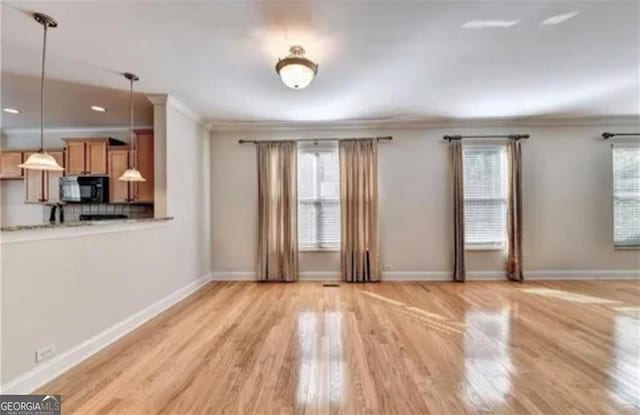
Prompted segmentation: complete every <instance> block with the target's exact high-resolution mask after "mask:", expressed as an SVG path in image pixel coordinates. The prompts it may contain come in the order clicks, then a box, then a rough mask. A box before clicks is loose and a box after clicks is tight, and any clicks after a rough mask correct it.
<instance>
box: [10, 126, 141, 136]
mask: <svg viewBox="0 0 640 415" xmlns="http://www.w3.org/2000/svg"><path fill="white" fill-rule="evenodd" d="M150 128H153V125H134V126H133V129H134V130H145V129H150ZM128 131H129V126H128V125H114V126H95V127H54V128H46V129H45V130H44V133H45V135H47V134H80V133H113V132H128ZM2 134H3V135H24V134H40V128H3V129H2Z"/></svg>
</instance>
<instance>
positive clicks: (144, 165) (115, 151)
mask: <svg viewBox="0 0 640 415" xmlns="http://www.w3.org/2000/svg"><path fill="white" fill-rule="evenodd" d="M135 133H136V150H135V151H134V150H132V149H130V148H129V147H113V148H110V149H109V151H108V160H109V201H110V202H111V203H123V202H127V203H153V197H154V189H153V188H154V180H153V174H154V168H153V163H154V162H153V130H136V131H135ZM130 159H134V160H135V162H136V168H137V169H138V170H139V171H140V174H142V177H144V178H145V180H146V181H144V182H124V181H120V180H119V178H120V176H122V174H123V173H124V172H125V170H126V169H128V168H129V161H130Z"/></svg>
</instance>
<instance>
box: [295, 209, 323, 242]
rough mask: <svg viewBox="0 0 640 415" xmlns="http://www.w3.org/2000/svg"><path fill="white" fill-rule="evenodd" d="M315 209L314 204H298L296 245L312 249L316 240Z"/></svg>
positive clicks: (316, 215) (316, 214)
mask: <svg viewBox="0 0 640 415" xmlns="http://www.w3.org/2000/svg"><path fill="white" fill-rule="evenodd" d="M317 217H318V213H317V208H316V204H315V203H314V202H302V201H301V202H300V203H298V245H299V246H300V247H314V246H316V241H317V239H318V236H317V232H316V222H317Z"/></svg>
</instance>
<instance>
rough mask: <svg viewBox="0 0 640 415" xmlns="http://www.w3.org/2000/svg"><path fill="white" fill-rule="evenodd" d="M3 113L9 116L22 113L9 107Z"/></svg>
mask: <svg viewBox="0 0 640 415" xmlns="http://www.w3.org/2000/svg"><path fill="white" fill-rule="evenodd" d="M2 111H4V112H6V113H7V114H20V113H21V112H22V111H20V110H19V109H15V108H9V107H5V108H3V109H2Z"/></svg>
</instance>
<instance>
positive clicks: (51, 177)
mask: <svg viewBox="0 0 640 415" xmlns="http://www.w3.org/2000/svg"><path fill="white" fill-rule="evenodd" d="M47 153H49V155H51V156H52V157H53V158H54V159H56V161H57V162H58V164H59V165H61V166H64V151H62V150H48V151H47ZM30 154H31V153H24V157H25V158H27V157H29V155H30ZM63 173H64V172H61V171H43V170H25V171H24V177H25V181H24V187H25V194H26V197H25V202H26V203H45V202H48V203H55V202H58V201H59V200H60V199H59V192H58V182H59V179H60V177H62V176H63Z"/></svg>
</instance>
